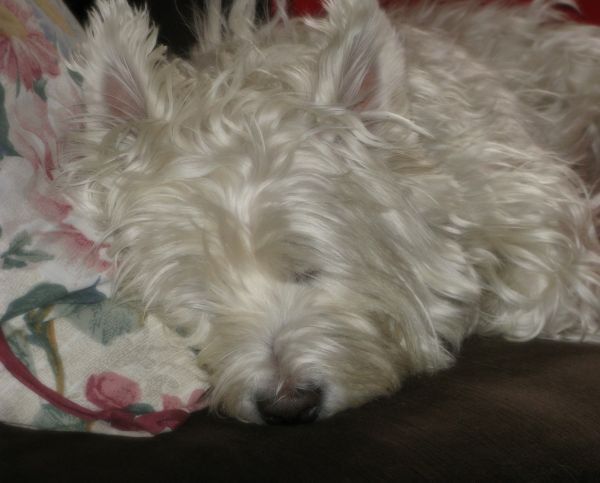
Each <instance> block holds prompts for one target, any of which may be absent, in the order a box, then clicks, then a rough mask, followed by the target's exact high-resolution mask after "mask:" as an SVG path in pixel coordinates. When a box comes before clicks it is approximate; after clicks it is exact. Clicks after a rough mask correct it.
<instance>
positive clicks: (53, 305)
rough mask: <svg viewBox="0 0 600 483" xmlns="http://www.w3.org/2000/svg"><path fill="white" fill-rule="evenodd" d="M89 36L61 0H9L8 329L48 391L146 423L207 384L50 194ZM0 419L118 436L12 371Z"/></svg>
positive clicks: (4, 89)
mask: <svg viewBox="0 0 600 483" xmlns="http://www.w3.org/2000/svg"><path fill="white" fill-rule="evenodd" d="M78 35H81V29H80V27H79V25H78V24H77V22H76V21H75V19H74V18H73V17H72V16H71V15H70V13H69V12H68V11H67V9H66V8H65V7H64V6H63V5H62V4H61V3H60V2H59V1H57V0H0V329H1V330H2V331H3V333H4V336H5V338H6V339H7V341H8V344H9V346H10V348H11V350H12V352H13V354H15V355H16V356H17V357H18V358H19V359H20V361H21V362H23V363H24V364H25V366H26V367H27V368H28V369H29V371H30V372H31V373H32V374H33V375H34V376H35V377H36V378H37V379H38V380H39V381H40V382H41V383H42V384H44V385H45V386H48V387H49V388H51V389H53V390H55V391H56V392H57V393H59V394H60V395H61V396H63V397H65V398H67V399H69V400H71V401H73V402H75V403H77V404H79V405H81V406H84V407H86V408H90V409H93V410H114V409H119V410H125V411H127V412H128V413H131V414H133V415H134V416H135V417H144V418H146V419H150V418H151V416H152V415H153V414H161V411H163V412H169V410H175V409H177V410H182V411H185V412H191V411H195V410H199V409H202V408H203V407H204V399H203V395H204V394H205V391H206V389H207V383H206V380H205V376H204V374H203V373H202V372H201V371H200V369H199V368H198V367H197V366H196V364H195V362H194V354H193V352H192V351H191V350H189V349H188V348H187V347H186V346H185V343H184V340H183V339H181V338H180V337H178V336H176V335H175V334H172V333H170V332H168V331H167V329H165V328H164V327H163V326H162V325H161V324H160V323H159V322H158V321H156V320H154V319H153V318H151V317H150V318H143V317H142V315H141V314H140V313H138V312H136V311H135V310H134V309H133V308H132V307H126V306H122V305H118V304H116V303H115V302H114V301H113V300H112V299H111V298H110V293H109V290H108V287H109V285H110V284H109V279H110V273H111V267H112V264H111V260H110V258H109V257H108V256H107V253H106V248H107V246H106V244H99V243H98V242H97V241H96V240H95V237H94V234H93V232H91V231H90V230H89V228H87V227H86V224H85V220H78V219H76V217H75V216H74V215H73V213H72V210H71V207H70V206H69V205H68V204H67V203H66V202H65V201H64V200H62V199H61V198H60V196H59V195H57V194H56V193H53V192H52V189H51V181H52V178H53V172H54V169H55V167H56V165H57V162H58V160H59V156H60V148H61V139H62V138H63V136H64V134H65V133H66V132H67V129H68V128H67V124H68V121H69V118H70V117H71V116H73V115H75V114H76V113H77V105H78V97H79V85H78V81H79V78H78V74H77V73H76V72H71V71H69V70H68V69H66V68H65V66H64V65H63V63H62V62H61V61H60V59H61V58H63V57H65V56H67V55H68V53H69V49H70V47H71V45H72V43H73V42H74V41H75V40H76V38H77V36H78ZM0 421H2V422H6V423H10V424H18V425H23V426H29V427H33V428H44V429H57V430H74V431H93V432H109V433H110V432H118V431H117V430H116V429H114V428H112V427H110V426H109V425H107V424H106V423H103V422H90V421H84V420H83V419H79V418H78V417H75V416H73V415H72V414H70V413H67V412H64V411H63V410H61V409H59V408H58V407H55V406H53V405H52V404H50V403H48V402H47V401H46V400H44V399H42V398H41V397H40V396H38V395H37V394H36V393H35V392H33V391H31V390H30V389H28V388H26V387H25V386H24V385H23V384H21V382H19V381H18V380H17V379H15V378H14V377H13V375H12V374H11V373H10V372H9V371H8V370H7V369H6V368H5V367H4V366H2V365H1V364H0ZM153 424H154V425H155V428H154V429H155V431H153V432H158V431H160V430H163V429H169V428H172V427H174V426H175V425H176V424H177V421H176V422H173V421H167V420H164V418H163V419H161V418H155V422H154V423H153ZM127 434H139V435H144V434H146V433H143V432H140V433H127Z"/></svg>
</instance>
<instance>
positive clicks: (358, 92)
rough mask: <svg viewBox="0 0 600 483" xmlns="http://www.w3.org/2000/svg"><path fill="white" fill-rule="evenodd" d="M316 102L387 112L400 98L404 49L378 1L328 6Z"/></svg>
mask: <svg viewBox="0 0 600 483" xmlns="http://www.w3.org/2000/svg"><path fill="white" fill-rule="evenodd" d="M325 7H326V11H327V19H326V21H325V22H324V24H323V25H325V27H324V31H325V32H324V33H325V34H326V35H328V36H329V42H328V43H327V45H326V47H325V49H324V50H323V51H322V52H321V54H320V57H319V60H318V62H319V65H318V71H319V72H318V79H317V82H316V92H315V100H316V102H317V103H320V104H326V105H327V104H335V105H343V106H344V107H347V108H350V109H354V110H359V111H366V110H379V109H385V110H389V109H390V106H391V105H392V103H393V102H394V101H397V97H402V91H403V74H404V49H403V46H402V43H401V42H400V39H399V37H398V33H397V32H396V31H395V29H394V28H393V27H392V25H391V23H390V20H389V18H388V17H387V15H386V14H385V13H384V12H383V11H382V10H381V8H380V7H379V5H378V3H377V1H376V0H328V1H327V3H326V5H325Z"/></svg>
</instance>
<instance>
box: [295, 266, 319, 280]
mask: <svg viewBox="0 0 600 483" xmlns="http://www.w3.org/2000/svg"><path fill="white" fill-rule="evenodd" d="M320 273H321V271H320V270H318V269H316V268H312V269H308V270H303V271H301V272H294V282H296V283H311V282H312V281H314V280H315V279H316V278H318V277H319V275H320Z"/></svg>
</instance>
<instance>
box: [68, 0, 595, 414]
mask: <svg viewBox="0 0 600 483" xmlns="http://www.w3.org/2000/svg"><path fill="white" fill-rule="evenodd" d="M565 3H569V2H565V1H560V2H559V1H555V0H542V1H539V0H538V1H534V2H533V4H532V5H530V6H525V7H508V6H506V5H482V4H481V2H477V1H468V2H450V3H444V4H442V3H441V2H439V3H437V4H436V3H435V2H428V3H423V2H421V3H420V5H419V6H415V5H414V3H412V4H411V5H410V6H409V5H405V6H400V7H398V8H396V9H395V10H392V11H389V12H384V11H383V10H381V9H380V7H379V6H378V4H377V2H376V1H375V0H329V1H326V2H325V10H326V11H325V15H324V16H323V17H319V18H311V17H308V18H288V16H287V15H286V11H285V5H284V2H281V1H280V2H279V3H278V5H279V8H278V9H277V10H276V13H275V14H274V16H273V18H272V19H271V20H269V21H268V22H266V23H265V22H263V23H262V24H260V22H257V21H255V16H254V12H255V6H256V4H255V1H251V0H238V1H235V2H233V5H232V6H231V9H230V10H229V13H228V15H227V16H226V17H223V14H222V13H221V8H220V1H218V0H215V1H211V2H209V3H208V6H207V8H206V12H205V15H204V17H203V20H202V21H201V22H199V28H198V32H199V33H198V43H197V45H196V46H195V48H194V49H193V51H192V52H191V54H190V56H189V58H186V59H172V58H169V57H168V56H167V55H166V50H165V48H164V47H161V46H158V45H157V30H156V28H154V27H153V26H152V25H151V23H150V20H149V17H148V13H147V11H146V10H135V9H132V8H130V7H129V6H128V5H127V3H126V2H125V0H109V1H106V0H105V1H101V2H99V4H98V6H97V10H96V11H95V13H94V14H93V15H92V17H91V20H90V24H89V26H88V29H87V38H86V39H85V40H84V42H83V44H82V45H81V48H80V50H79V52H78V54H77V55H76V56H75V58H74V59H73V60H72V64H71V66H72V68H73V69H75V70H76V71H78V72H79V73H80V74H81V75H82V76H83V93H84V107H83V110H84V114H83V117H82V118H79V119H77V124H76V128H77V129H76V131H77V132H75V133H74V134H73V136H72V138H71V140H70V142H69V144H68V146H67V150H66V155H65V158H66V159H65V160H64V161H63V164H62V173H61V175H60V177H59V183H60V185H61V188H62V189H63V190H64V191H65V193H66V194H67V195H68V197H69V198H70V199H71V200H72V202H73V204H74V206H75V207H76V208H77V209H78V210H79V212H80V213H81V214H82V215H83V216H85V217H87V218H89V219H90V220H92V221H93V222H94V223H95V226H96V227H97V228H98V229H99V230H100V231H101V232H102V233H104V234H105V235H106V237H107V238H109V239H110V243H111V247H112V248H111V250H112V255H113V256H114V259H115V264H116V275H115V287H116V292H117V294H118V296H119V297H120V298H121V299H122V300H129V301H136V302H137V303H139V304H141V305H142V306H143V307H145V308H146V309H147V310H148V311H150V312H151V313H153V314H155V315H156V316H158V317H159V318H161V319H162V320H164V321H165V323H166V324H168V325H169V326H171V327H174V328H176V329H177V330H178V331H179V332H182V333H185V334H186V335H187V336H188V337H189V338H190V342H191V343H193V344H194V345H196V346H197V347H198V348H199V349H200V352H199V363H200V364H201V366H202V367H204V368H205V369H206V371H207V373H208V374H209V377H210V378H211V381H212V392H211V394H210V404H211V407H213V408H214V409H216V410H219V411H222V412H224V413H226V414H229V415H232V416H234V417H237V418H239V419H242V420H246V421H254V422H267V423H298V422H307V421H312V420H314V419H315V418H317V417H319V418H324V417H327V416H330V415H332V414H334V413H336V412H337V411H340V410H342V409H345V408H348V407H352V406H357V405H360V404H363V403H364V402H366V401H368V400H370V399H373V398H375V397H378V396H382V395H385V394H389V393H391V392H392V391H394V390H396V389H398V387H399V386H400V385H401V383H402V381H403V380H404V379H405V378H406V377H407V376H410V375H412V374H418V373H426V372H431V371H437V370H440V369H443V368H446V367H448V366H449V365H450V364H451V363H452V360H453V354H455V353H456V351H457V350H458V348H459V346H460V344H461V341H463V339H465V337H467V336H469V335H470V334H486V335H487V334H498V335H501V336H504V337H506V338H509V339H513V340H527V339H531V338H533V337H536V336H540V335H543V336H553V337H555V336H562V335H565V334H578V335H579V336H585V335H586V334H591V333H594V332H596V331H597V330H598V324H597V322H598V320H599V313H600V288H599V287H600V257H599V254H600V246H599V242H598V238H597V233H596V229H595V227H594V216H595V208H596V202H595V198H594V196H593V190H592V188H591V187H590V186H592V184H590V183H587V184H585V183H584V181H583V180H584V178H585V179H587V178H591V182H592V183H593V182H594V181H595V179H594V178H595V174H596V172H597V171H598V169H597V168H598V167H600V164H599V163H600V131H599V130H600V29H599V28H597V27H593V26H584V25H577V24H575V23H573V22H570V21H569V20H567V19H565V18H563V15H562V14H561V13H560V12H559V11H558V10H557V8H556V7H557V6H559V5H564V4H565ZM584 174H585V176H584Z"/></svg>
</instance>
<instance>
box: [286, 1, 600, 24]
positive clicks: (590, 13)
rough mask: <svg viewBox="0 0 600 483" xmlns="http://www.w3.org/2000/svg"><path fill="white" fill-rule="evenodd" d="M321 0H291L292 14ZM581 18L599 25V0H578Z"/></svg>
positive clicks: (316, 8)
mask: <svg viewBox="0 0 600 483" xmlns="http://www.w3.org/2000/svg"><path fill="white" fill-rule="evenodd" d="M405 1H406V0H381V3H382V4H385V5H393V4H394V3H400V2H405ZM513 1H515V3H526V2H528V1H530V0H513ZM322 3H323V2H322V0H291V2H290V5H291V12H292V14H293V15H308V14H318V13H319V12H320V11H321V4H322ZM578 3H579V6H580V9H581V20H582V21H584V22H589V23H595V24H598V25H600V0H579V2H578Z"/></svg>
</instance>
